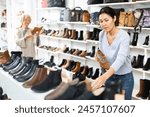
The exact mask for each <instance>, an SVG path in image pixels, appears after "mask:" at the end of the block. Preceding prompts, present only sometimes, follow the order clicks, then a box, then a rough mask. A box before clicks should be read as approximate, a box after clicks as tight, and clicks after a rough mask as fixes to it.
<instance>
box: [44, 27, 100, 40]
mask: <svg viewBox="0 0 150 117" xmlns="http://www.w3.org/2000/svg"><path fill="white" fill-rule="evenodd" d="M100 31H101V30H100V29H98V28H94V29H93V32H91V31H83V30H81V31H77V30H75V29H68V28H64V30H51V29H48V30H46V29H44V31H43V34H45V35H48V36H55V37H61V38H68V39H74V40H95V41H98V40H99V32H100Z"/></svg>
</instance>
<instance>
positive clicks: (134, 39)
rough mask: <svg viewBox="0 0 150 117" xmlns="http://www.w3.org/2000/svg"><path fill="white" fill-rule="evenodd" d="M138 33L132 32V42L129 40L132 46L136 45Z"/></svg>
mask: <svg viewBox="0 0 150 117" xmlns="http://www.w3.org/2000/svg"><path fill="white" fill-rule="evenodd" d="M138 35H139V33H138V32H134V33H133V39H132V42H131V44H132V45H133V46H136V45H137V41H138Z"/></svg>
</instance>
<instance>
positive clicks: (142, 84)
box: [136, 79, 144, 97]
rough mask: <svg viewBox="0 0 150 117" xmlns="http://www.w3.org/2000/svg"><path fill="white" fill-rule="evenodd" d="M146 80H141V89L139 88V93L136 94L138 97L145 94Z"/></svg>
mask: <svg viewBox="0 0 150 117" xmlns="http://www.w3.org/2000/svg"><path fill="white" fill-rule="evenodd" d="M143 88H144V79H140V87H139V92H138V93H137V94H136V97H141V96H142V95H143V93H144V90H143Z"/></svg>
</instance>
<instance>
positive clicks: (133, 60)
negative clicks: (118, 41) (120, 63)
mask: <svg viewBox="0 0 150 117" xmlns="http://www.w3.org/2000/svg"><path fill="white" fill-rule="evenodd" d="M135 64H136V56H133V58H132V60H131V65H132V66H135Z"/></svg>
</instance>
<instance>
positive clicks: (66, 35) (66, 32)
mask: <svg viewBox="0 0 150 117" xmlns="http://www.w3.org/2000/svg"><path fill="white" fill-rule="evenodd" d="M63 38H69V29H68V28H66V31H65V34H64V35H63Z"/></svg>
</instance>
